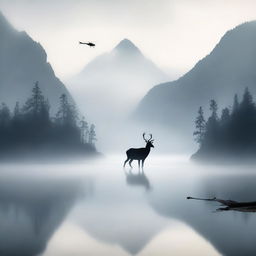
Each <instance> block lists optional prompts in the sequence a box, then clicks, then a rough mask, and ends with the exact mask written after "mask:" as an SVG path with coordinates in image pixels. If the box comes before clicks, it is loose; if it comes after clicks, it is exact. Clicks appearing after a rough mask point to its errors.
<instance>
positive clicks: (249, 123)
mask: <svg viewBox="0 0 256 256" xmlns="http://www.w3.org/2000/svg"><path fill="white" fill-rule="evenodd" d="M195 125H196V131H195V132H194V136H195V140H196V142H197V143H198V144H199V149H198V151H197V152H196V153H195V154H194V155H192V157H191V158H192V159H193V160H197V161H206V162H231V163H237V162H242V163H245V162H246V163H250V162H255V160H256V106H255V103H254V101H253V97H252V94H251V93H250V91H249V89H248V88H246V89H245V91H244V94H243V98H242V100H241V102H239V100H238V96H237V95H235V96H234V102H233V106H232V108H228V107H226V108H224V109H223V110H222V113H221V116H220V117H219V116H218V105H217V103H216V101H215V100H211V101H210V117H209V118H208V120H207V121H206V120H205V118H204V111H203V108H202V107H199V110H198V116H197V118H196V121H195Z"/></svg>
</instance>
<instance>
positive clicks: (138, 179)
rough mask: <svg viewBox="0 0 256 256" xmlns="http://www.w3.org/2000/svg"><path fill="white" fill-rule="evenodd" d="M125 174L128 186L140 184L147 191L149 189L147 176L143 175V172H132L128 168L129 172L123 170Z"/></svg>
mask: <svg viewBox="0 0 256 256" xmlns="http://www.w3.org/2000/svg"><path fill="white" fill-rule="evenodd" d="M125 176H126V183H127V184H128V185H129V186H138V187H139V186H141V187H144V188H145V190H147V191H149V190H150V189H151V186H150V182H149V179H148V177H147V176H146V175H145V173H144V172H143V171H142V172H140V171H139V172H138V173H132V171H131V170H130V171H129V172H126V171H125Z"/></svg>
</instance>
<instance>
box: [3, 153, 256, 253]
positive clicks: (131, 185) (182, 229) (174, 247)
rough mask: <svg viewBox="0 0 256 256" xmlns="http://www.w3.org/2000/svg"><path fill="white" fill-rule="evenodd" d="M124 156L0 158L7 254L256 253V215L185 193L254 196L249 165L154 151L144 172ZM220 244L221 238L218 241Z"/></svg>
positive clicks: (241, 198) (238, 197) (243, 198)
mask: <svg viewBox="0 0 256 256" xmlns="http://www.w3.org/2000/svg"><path fill="white" fill-rule="evenodd" d="M123 160H124V159H123V156H112V157H108V158H106V159H102V160H100V161H99V160H98V161H95V162H91V163H90V164H88V163H87V164H85V163H83V162H80V163H77V164H72V165H71V164H70V165H50V164H49V165H47V164H46V165H4V166H3V167H2V168H1V182H0V191H1V193H0V194H1V196H0V205H1V211H0V215H1V222H0V226H1V229H0V237H1V240H0V241H1V242H0V250H1V252H2V253H3V255H38V254H40V255H44V256H53V255H55V256H56V255H86V254H90V255H102V254H103V253H104V254H105V253H107V254H111V255H135V254H136V255H154V254H161V255H170V254H172V255H187V254H190V253H192V255H254V254H255V253H256V251H255V246H254V237H255V232H256V231H255V229H254V226H255V223H254V222H255V221H254V219H255V218H254V214H255V213H248V212H247V213H244V212H235V211H226V212H218V211H216V209H217V208H219V204H218V203H216V202H204V201H192V200H187V199H186V197H187V196H196V197H205V198H212V197H217V198H222V199H232V200H237V201H252V200H255V197H254V194H255V185H256V183H255V176H254V169H253V168H251V167H243V168H240V167H235V166H234V167H232V166H231V167H219V166H208V167H207V166H198V165H195V164H191V163H190V162H189V161H188V157H187V156H178V155H177V156H173V157H164V156H162V157H152V158H151V159H148V161H147V162H146V163H145V171H144V173H142V172H140V173H139V172H138V170H137V166H136V167H135V164H134V169H133V170H130V169H129V168H127V169H126V170H123V169H122V163H123ZM224 241H225V242H224Z"/></svg>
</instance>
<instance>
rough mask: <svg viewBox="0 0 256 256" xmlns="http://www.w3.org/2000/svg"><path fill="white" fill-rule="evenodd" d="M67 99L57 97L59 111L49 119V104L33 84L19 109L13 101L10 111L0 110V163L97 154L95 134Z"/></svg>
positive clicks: (62, 96) (5, 107)
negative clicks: (2, 161) (12, 107)
mask: <svg viewBox="0 0 256 256" xmlns="http://www.w3.org/2000/svg"><path fill="white" fill-rule="evenodd" d="M70 102H72V99H71V97H70V96H67V95H66V94H62V95H60V98H59V108H58V111H57V113H56V115H55V116H51V114H50V113H51V112H50V104H49V101H48V100H47V99H45V97H44V95H43V93H42V91H41V89H40V87H39V83H38V82H36V83H35V85H34V87H33V89H32V94H31V96H30V97H29V98H28V99H27V101H26V102H25V104H24V105H23V106H20V103H19V102H16V105H15V107H14V110H13V112H11V111H10V109H9V107H8V106H7V105H6V104H5V103H2V105H1V107H0V160H9V159H14V160H15V159H18V160H31V159H33V160H37V159H51V160H54V159H59V158H63V159H69V158H72V157H93V156H97V155H99V153H98V152H97V150H96V147H95V141H96V133H95V126H94V125H93V124H91V125H88V123H87V122H86V120H85V118H84V117H81V118H79V115H78V111H77V109H76V107H75V104H74V103H70Z"/></svg>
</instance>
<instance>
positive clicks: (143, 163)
mask: <svg viewBox="0 0 256 256" xmlns="http://www.w3.org/2000/svg"><path fill="white" fill-rule="evenodd" d="M144 161H145V159H143V160H142V172H143V171H144Z"/></svg>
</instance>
